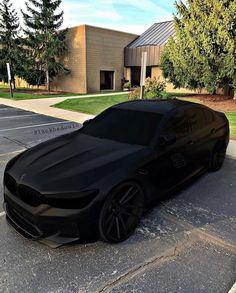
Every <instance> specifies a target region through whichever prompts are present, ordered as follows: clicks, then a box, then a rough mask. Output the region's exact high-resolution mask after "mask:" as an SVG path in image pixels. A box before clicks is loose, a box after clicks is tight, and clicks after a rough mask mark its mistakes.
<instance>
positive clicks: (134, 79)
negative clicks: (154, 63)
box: [131, 66, 152, 86]
mask: <svg viewBox="0 0 236 293" xmlns="http://www.w3.org/2000/svg"><path fill="white" fill-rule="evenodd" d="M147 77H152V67H151V66H147V67H146V78H147ZM140 78H141V67H140V66H133V67H131V84H132V86H140Z"/></svg>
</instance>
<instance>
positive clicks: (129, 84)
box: [124, 81, 131, 89]
mask: <svg viewBox="0 0 236 293" xmlns="http://www.w3.org/2000/svg"><path fill="white" fill-rule="evenodd" d="M124 89H131V82H129V81H128V82H126V83H125V84H124Z"/></svg>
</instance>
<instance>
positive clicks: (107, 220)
mask: <svg viewBox="0 0 236 293" xmlns="http://www.w3.org/2000/svg"><path fill="white" fill-rule="evenodd" d="M112 217H113V214H110V215H109V216H108V217H107V219H106V221H105V225H107V224H108V223H109V222H110V221H111V220H112Z"/></svg>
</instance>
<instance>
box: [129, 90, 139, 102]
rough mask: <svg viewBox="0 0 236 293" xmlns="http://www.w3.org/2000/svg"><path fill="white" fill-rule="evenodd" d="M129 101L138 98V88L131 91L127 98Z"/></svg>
mask: <svg viewBox="0 0 236 293" xmlns="http://www.w3.org/2000/svg"><path fill="white" fill-rule="evenodd" d="M128 98H129V100H137V99H139V98H140V88H139V87H138V88H136V89H135V90H134V91H132V92H131V93H129V96H128Z"/></svg>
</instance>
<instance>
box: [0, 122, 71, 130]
mask: <svg viewBox="0 0 236 293" xmlns="http://www.w3.org/2000/svg"><path fill="white" fill-rule="evenodd" d="M68 123H71V122H70V121H68V122H65V121H62V122H53V123H46V124H37V125H28V126H21V127H15V128H8V129H0V132H4V131H11V130H18V129H25V128H32V127H41V126H48V125H55V124H68Z"/></svg>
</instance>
